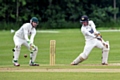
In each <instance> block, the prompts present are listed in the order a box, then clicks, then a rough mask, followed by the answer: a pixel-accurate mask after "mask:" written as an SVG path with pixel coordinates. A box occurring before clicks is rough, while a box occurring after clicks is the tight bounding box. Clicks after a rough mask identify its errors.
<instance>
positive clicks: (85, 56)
mask: <svg viewBox="0 0 120 80" xmlns="http://www.w3.org/2000/svg"><path fill="white" fill-rule="evenodd" d="M80 56H81V57H82V58H83V59H84V60H85V59H87V58H88V56H87V55H86V54H84V53H81V54H80Z"/></svg>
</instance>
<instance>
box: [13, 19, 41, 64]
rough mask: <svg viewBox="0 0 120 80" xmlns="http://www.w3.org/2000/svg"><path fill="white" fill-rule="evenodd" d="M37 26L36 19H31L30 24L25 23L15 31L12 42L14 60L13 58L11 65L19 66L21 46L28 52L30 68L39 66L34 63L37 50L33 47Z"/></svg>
mask: <svg viewBox="0 0 120 80" xmlns="http://www.w3.org/2000/svg"><path fill="white" fill-rule="evenodd" d="M37 25H38V19H37V18H36V17H32V18H31V19H30V23H25V24H23V25H22V26H21V28H20V29H19V30H18V31H16V33H15V35H14V37H13V40H14V44H15V48H14V49H13V53H14V58H13V64H14V66H20V64H19V63H18V59H19V55H20V49H21V46H22V45H24V46H26V47H27V48H28V49H29V51H30V61H29V65H30V66H39V64H36V63H34V62H35V59H36V56H37V52H38V48H37V46H35V45H34V37H35V35H36V29H35V28H36V27H37Z"/></svg>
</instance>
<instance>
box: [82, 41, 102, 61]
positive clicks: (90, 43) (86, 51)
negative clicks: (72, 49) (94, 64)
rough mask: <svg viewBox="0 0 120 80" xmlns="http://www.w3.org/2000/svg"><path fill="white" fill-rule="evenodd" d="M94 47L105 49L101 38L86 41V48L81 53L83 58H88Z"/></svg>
mask: <svg viewBox="0 0 120 80" xmlns="http://www.w3.org/2000/svg"><path fill="white" fill-rule="evenodd" d="M94 47H97V48H100V49H103V48H104V45H103V43H102V42H101V41H100V40H97V39H92V40H89V41H86V43H85V47H84V50H83V52H82V53H81V54H80V55H81V56H82V58H83V59H86V58H87V57H88V55H89V54H90V52H91V50H92V49H93V48H94Z"/></svg>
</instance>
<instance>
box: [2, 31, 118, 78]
mask: <svg viewBox="0 0 120 80" xmlns="http://www.w3.org/2000/svg"><path fill="white" fill-rule="evenodd" d="M55 31H59V33H37V35H36V37H35V45H37V46H38V48H39V52H38V55H37V58H36V62H37V63H40V65H41V66H39V67H29V64H28V62H29V51H28V50H27V48H26V47H24V46H22V48H21V54H20V57H19V63H20V64H21V66H20V67H19V68H16V67H14V66H13V64H12V56H13V52H12V49H13V48H14V43H13V35H14V34H11V33H10V31H0V36H1V38H0V48H1V49H0V68H11V69H45V68H50V69H51V68H52V69H57V68H58V69H68V68H72V69H76V68H77V69H87V68H90V69H96V68H97V69H101V68H102V69H120V68H119V65H113V66H109V65H108V66H101V65H100V64H101V55H102V54H101V52H102V51H101V50H100V49H98V48H94V49H93V50H92V52H91V53H90V55H89V57H88V59H87V60H85V61H84V62H83V63H81V64H79V65H78V66H70V63H71V62H72V61H73V60H74V59H75V58H76V57H77V56H78V55H79V54H80V53H81V52H82V51H83V48H84V42H85V41H84V37H83V35H82V33H81V32H80V30H79V29H63V30H62V29H61V30H55ZM101 34H102V35H103V38H104V40H109V41H110V46H111V47H110V48H111V49H110V53H109V60H108V62H109V64H116V63H118V64H119V63H120V56H119V55H120V53H119V52H120V46H119V44H120V38H119V34H120V32H101ZM50 40H56V43H57V44H56V65H55V66H49V48H50ZM24 54H28V57H27V58H24V57H23V56H24ZM96 65H97V66H96ZM119 75H120V73H119V72H114V73H112V72H111V73H106V72H105V73H100V72H96V73H93V72H85V73H83V72H72V73H70V72H24V73H23V72H0V76H2V77H0V80H3V79H4V80H16V78H17V80H21V79H23V80H26V79H28V80H33V79H35V80H40V79H41V80H73V79H74V80H78V79H84V80H96V79H97V80H104V79H105V80H118V78H119ZM30 76H31V77H30Z"/></svg>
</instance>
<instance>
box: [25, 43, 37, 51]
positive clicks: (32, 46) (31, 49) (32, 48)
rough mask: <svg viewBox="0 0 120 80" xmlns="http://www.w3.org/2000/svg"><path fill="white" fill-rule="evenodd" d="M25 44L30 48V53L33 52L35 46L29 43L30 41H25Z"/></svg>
mask: <svg viewBox="0 0 120 80" xmlns="http://www.w3.org/2000/svg"><path fill="white" fill-rule="evenodd" d="M27 43H28V45H29V46H30V51H34V50H35V47H36V46H35V45H34V44H33V43H31V42H30V41H27Z"/></svg>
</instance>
